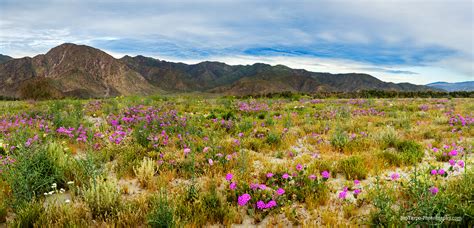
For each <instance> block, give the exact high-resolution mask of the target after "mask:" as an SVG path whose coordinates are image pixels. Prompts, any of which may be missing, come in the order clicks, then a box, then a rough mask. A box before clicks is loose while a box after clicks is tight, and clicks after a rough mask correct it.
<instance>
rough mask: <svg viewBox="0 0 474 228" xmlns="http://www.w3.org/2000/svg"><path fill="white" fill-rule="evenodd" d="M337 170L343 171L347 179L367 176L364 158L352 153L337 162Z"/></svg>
mask: <svg viewBox="0 0 474 228" xmlns="http://www.w3.org/2000/svg"><path fill="white" fill-rule="evenodd" d="M338 170H339V172H341V173H343V174H344V176H345V177H346V178H347V179H351V180H355V179H365V178H366V177H367V173H368V171H367V168H366V167H365V165H364V159H363V158H362V157H361V156H358V155H354V156H350V157H348V158H346V159H343V160H340V161H339V162H338Z"/></svg>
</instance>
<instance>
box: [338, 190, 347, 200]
mask: <svg viewBox="0 0 474 228" xmlns="http://www.w3.org/2000/svg"><path fill="white" fill-rule="evenodd" d="M346 195H347V192H346V191H342V192H339V199H345V198H346Z"/></svg>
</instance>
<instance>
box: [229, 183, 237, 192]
mask: <svg viewBox="0 0 474 228" xmlns="http://www.w3.org/2000/svg"><path fill="white" fill-rule="evenodd" d="M229 188H230V190H235V188H237V184H236V183H235V182H232V183H230V185H229Z"/></svg>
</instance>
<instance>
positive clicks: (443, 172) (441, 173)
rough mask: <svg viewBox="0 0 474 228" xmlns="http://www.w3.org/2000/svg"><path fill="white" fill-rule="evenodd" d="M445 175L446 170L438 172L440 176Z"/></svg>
mask: <svg viewBox="0 0 474 228" xmlns="http://www.w3.org/2000/svg"><path fill="white" fill-rule="evenodd" d="M445 173H446V171H444V169H440V170H438V174H439V175H444V174H445Z"/></svg>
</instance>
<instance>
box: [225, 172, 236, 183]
mask: <svg viewBox="0 0 474 228" xmlns="http://www.w3.org/2000/svg"><path fill="white" fill-rule="evenodd" d="M232 177H234V175H232V173H228V174H227V175H226V176H225V179H226V180H227V181H231V180H232Z"/></svg>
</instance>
